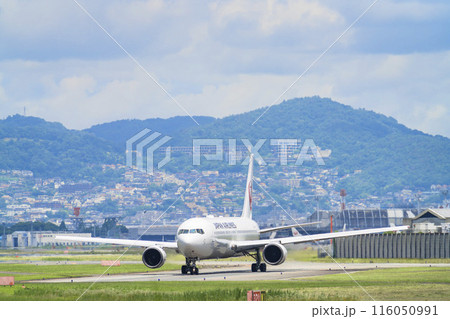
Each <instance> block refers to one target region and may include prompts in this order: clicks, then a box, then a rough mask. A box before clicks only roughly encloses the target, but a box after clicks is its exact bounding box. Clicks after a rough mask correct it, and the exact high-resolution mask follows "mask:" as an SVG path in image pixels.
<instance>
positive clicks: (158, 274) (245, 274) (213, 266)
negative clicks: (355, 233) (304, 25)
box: [30, 261, 450, 283]
mask: <svg viewBox="0 0 450 319" xmlns="http://www.w3.org/2000/svg"><path fill="white" fill-rule="evenodd" d="M250 264H251V263H246V262H234V261H233V262H228V263H221V262H219V263H217V262H214V261H212V262H211V261H210V262H207V261H205V262H202V263H199V268H200V273H199V274H198V275H190V274H188V275H182V274H181V271H149V272H148V273H133V274H115V275H109V274H105V275H103V276H101V277H100V276H92V277H91V276H89V277H79V278H59V279H46V280H34V281H30V282H34V283H38V282H39V283H68V282H69V283H70V282H133V281H222V280H228V281H257V280H290V279H296V278H306V277H314V276H321V275H330V274H339V273H345V272H348V273H353V272H357V271H366V270H371V269H377V268H398V267H423V266H428V267H429V266H430V265H426V264H406V263H398V264H394V263H387V264H370V263H369V264H367V263H363V264H353V263H350V264H340V265H338V264H336V263H311V262H286V263H284V264H282V265H280V266H269V265H268V266H267V272H265V273H262V272H256V273H252V272H251V270H250ZM445 266H446V267H449V266H450V265H449V264H432V265H431V267H445Z"/></svg>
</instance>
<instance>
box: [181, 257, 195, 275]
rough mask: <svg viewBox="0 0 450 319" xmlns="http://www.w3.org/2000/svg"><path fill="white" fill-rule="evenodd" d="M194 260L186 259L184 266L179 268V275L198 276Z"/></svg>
mask: <svg viewBox="0 0 450 319" xmlns="http://www.w3.org/2000/svg"><path fill="white" fill-rule="evenodd" d="M195 262H196V260H195V259H190V258H186V265H183V266H181V273H182V274H183V275H186V274H188V273H190V274H191V275H198V268H197V266H196V265H195Z"/></svg>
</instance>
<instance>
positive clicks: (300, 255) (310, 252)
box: [287, 247, 450, 264]
mask: <svg viewBox="0 0 450 319" xmlns="http://www.w3.org/2000/svg"><path fill="white" fill-rule="evenodd" d="M287 260H288V261H289V260H291V261H310V262H322V263H332V262H334V261H337V262H338V263H344V264H345V263H405V264H441V263H442V264H448V263H450V258H439V259H438V258H435V259H409V258H389V259H388V258H335V259H332V258H331V257H328V256H327V257H324V258H318V257H317V248H312V247H307V248H305V249H291V250H289V251H288V256H287Z"/></svg>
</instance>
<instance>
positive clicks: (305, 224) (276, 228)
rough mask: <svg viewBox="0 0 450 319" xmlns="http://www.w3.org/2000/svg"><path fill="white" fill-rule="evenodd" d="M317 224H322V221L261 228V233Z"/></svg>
mask: <svg viewBox="0 0 450 319" xmlns="http://www.w3.org/2000/svg"><path fill="white" fill-rule="evenodd" d="M316 224H320V222H311V223H303V224H294V225H287V226H279V227H271V228H264V229H261V230H260V231H259V233H260V234H262V233H268V232H272V231H277V230H282V229H288V228H292V227H303V226H309V225H316Z"/></svg>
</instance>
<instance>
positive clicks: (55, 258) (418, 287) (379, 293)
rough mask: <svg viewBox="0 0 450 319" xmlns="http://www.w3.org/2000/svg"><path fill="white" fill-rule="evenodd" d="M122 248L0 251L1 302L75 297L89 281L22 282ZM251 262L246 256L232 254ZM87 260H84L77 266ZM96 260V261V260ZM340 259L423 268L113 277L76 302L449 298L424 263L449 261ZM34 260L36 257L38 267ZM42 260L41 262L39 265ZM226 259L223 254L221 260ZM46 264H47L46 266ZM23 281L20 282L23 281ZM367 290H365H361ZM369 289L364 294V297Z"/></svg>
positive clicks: (132, 254) (309, 254) (435, 270)
mask: <svg viewBox="0 0 450 319" xmlns="http://www.w3.org/2000/svg"><path fill="white" fill-rule="evenodd" d="M123 252H124V249H123V248H121V249H117V248H114V249H111V247H105V248H102V247H96V248H95V250H93V249H73V250H69V252H68V253H64V252H63V250H61V249H60V250H52V249H48V250H32V251H31V250H25V251H0V276H14V277H15V281H16V285H15V286H13V287H8V286H7V287H0V300H76V299H78V297H79V296H80V295H81V294H83V292H84V291H85V290H86V289H87V288H88V287H89V286H90V283H51V284H50V283H24V282H23V281H26V280H35V279H43V278H46V279H50V278H75V277H80V276H95V275H99V274H102V273H103V272H104V271H105V270H106V269H107V267H105V266H101V265H100V261H101V260H116V259H117V258H118V257H119V256H120V255H121V254H122V253H123ZM141 253H142V251H141V250H139V249H132V250H130V251H128V252H127V253H126V254H125V255H124V256H123V257H121V259H120V260H121V261H141ZM233 260H240V261H250V260H252V259H250V258H239V259H236V258H233ZM79 261H88V262H91V263H90V264H77V262H79ZM97 261H98V263H96V262H97ZM182 261H183V256H181V255H176V254H174V253H168V259H167V261H166V264H165V265H164V266H163V267H162V268H161V269H158V270H152V269H149V268H147V267H145V266H144V265H143V264H141V263H136V264H126V263H122V264H121V266H120V267H111V268H110V269H108V271H107V274H118V273H142V272H147V271H164V270H179V267H180V262H182ZM288 261H308V262H333V261H332V260H331V258H318V257H317V251H316V249H313V248H311V247H307V248H303V249H296V250H290V251H289V254H288ZM337 261H338V262H344V263H351V262H355V263H361V262H374V263H383V262H391V263H394V262H395V263H399V262H409V263H419V264H424V267H414V268H411V267H408V268H394V269H374V270H370V271H361V272H356V273H352V274H351V276H352V277H353V278H354V279H355V280H356V281H357V282H358V283H359V284H360V285H361V286H362V287H364V289H362V288H361V287H359V286H358V285H357V284H356V283H355V282H354V281H353V280H352V279H351V278H350V277H349V276H348V275H346V274H337V275H326V276H316V277H309V278H302V279H296V280H283V281H281V280H280V281H249V282H242V281H239V282H238V281H236V282H233V281H220V282H207V281H203V282H111V283H96V284H95V285H93V286H92V288H91V289H89V290H88V291H87V292H86V294H84V295H83V298H82V300H224V301H225V300H246V292H247V290H265V291H266V292H267V293H266V300H372V299H371V297H370V296H372V297H373V298H374V299H375V300H450V268H449V267H429V265H428V264H430V263H441V262H446V263H450V260H448V259H446V260H420V259H415V260H404V259H389V260H380V259H373V260H369V259H353V260H352V259H339V260H337ZM36 262H40V263H39V265H36ZM42 262H44V263H42ZM223 262H224V263H226V262H227V260H223ZM48 263H50V264H48ZM23 285H24V286H23ZM366 292H367V293H366ZM369 295H370V296H369Z"/></svg>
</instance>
